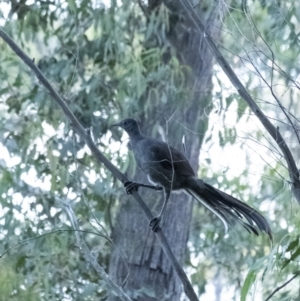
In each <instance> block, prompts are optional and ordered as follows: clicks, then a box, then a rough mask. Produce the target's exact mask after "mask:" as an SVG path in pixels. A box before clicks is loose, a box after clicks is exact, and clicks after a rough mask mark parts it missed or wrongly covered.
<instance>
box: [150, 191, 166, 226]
mask: <svg viewBox="0 0 300 301" xmlns="http://www.w3.org/2000/svg"><path fill="white" fill-rule="evenodd" d="M164 193H165V200H164V203H163V205H162V208H161V210H160V213H159V215H158V216H157V217H154V218H153V219H152V220H151V221H150V224H149V226H150V228H151V229H152V231H153V232H156V231H158V230H160V229H161V227H162V224H163V218H164V212H165V209H166V206H167V203H168V200H169V197H170V191H166V190H164Z"/></svg>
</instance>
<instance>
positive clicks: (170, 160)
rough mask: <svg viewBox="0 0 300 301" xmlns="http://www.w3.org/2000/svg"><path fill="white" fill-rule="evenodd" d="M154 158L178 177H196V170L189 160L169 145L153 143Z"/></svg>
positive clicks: (158, 142)
mask: <svg viewBox="0 0 300 301" xmlns="http://www.w3.org/2000/svg"><path fill="white" fill-rule="evenodd" d="M151 152H152V156H153V158H155V160H156V161H157V162H159V163H160V165H161V166H162V167H163V168H164V169H166V170H174V172H175V173H176V174H177V175H184V176H195V173H194V170H193V168H192V167H191V165H190V162H189V161H188V160H187V158H186V157H185V156H184V155H183V153H181V152H180V151H179V150H177V149H176V148H174V147H172V146H169V145H168V144H167V143H165V142H163V141H159V140H155V143H152V146H151Z"/></svg>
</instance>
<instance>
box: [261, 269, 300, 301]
mask: <svg viewBox="0 0 300 301" xmlns="http://www.w3.org/2000/svg"><path fill="white" fill-rule="evenodd" d="M297 276H299V271H298V272H296V273H295V275H294V276H293V277H292V278H291V279H289V280H288V281H286V282H285V283H283V284H282V285H280V286H278V287H276V289H274V291H273V292H272V293H271V294H270V295H269V296H268V298H267V299H266V300H265V301H268V300H270V299H271V298H272V297H273V296H274V295H275V294H276V293H277V292H278V291H280V290H281V289H283V288H284V287H285V286H286V285H288V284H289V283H290V282H291V281H293V280H294V279H295V278H296V277H297Z"/></svg>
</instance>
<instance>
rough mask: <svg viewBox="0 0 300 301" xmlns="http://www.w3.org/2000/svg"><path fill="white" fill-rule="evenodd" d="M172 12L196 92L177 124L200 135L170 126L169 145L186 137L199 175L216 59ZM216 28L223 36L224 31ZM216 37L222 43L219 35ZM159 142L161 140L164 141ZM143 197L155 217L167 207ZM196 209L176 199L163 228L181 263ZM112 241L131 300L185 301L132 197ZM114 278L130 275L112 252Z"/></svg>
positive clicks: (148, 194) (113, 300)
mask: <svg viewBox="0 0 300 301" xmlns="http://www.w3.org/2000/svg"><path fill="white" fill-rule="evenodd" d="M156 5H160V1H152V2H151V1H150V5H149V7H148V9H154V7H155V6H156ZM167 5H168V4H167ZM168 7H169V8H170V9H171V10H172V12H173V15H172V16H171V18H170V22H171V26H170V27H171V30H170V32H168V38H169V42H171V43H172V45H173V46H174V47H175V48H176V49H177V52H178V56H179V57H180V59H181V61H182V63H183V64H186V65H189V66H190V67H191V68H192V76H191V77H190V78H189V79H188V80H187V83H188V85H189V87H190V88H191V89H193V93H191V95H192V96H191V99H183V100H182V103H181V104H177V105H179V106H180V109H181V113H180V114H177V115H176V120H177V121H179V122H180V123H181V124H184V125H185V126H186V128H188V129H190V130H191V131H193V132H194V133H200V134H192V132H190V131H189V132H188V131H184V130H185V129H184V128H183V127H182V126H180V125H179V124H178V123H177V124H176V123H171V127H170V128H169V133H168V141H169V143H170V144H171V145H173V146H175V147H177V148H179V149H181V137H182V135H183V134H185V136H186V156H187V157H188V158H189V160H190V162H191V165H192V166H193V168H194V170H195V171H197V170H198V164H199V163H198V159H199V154H200V148H201V144H202V140H203V137H204V134H205V131H206V127H207V122H206V118H207V117H206V115H205V114H204V109H205V108H206V107H207V104H208V103H209V101H210V99H211V89H212V81H211V78H212V57H211V55H210V53H209V51H208V49H207V47H205V45H204V44H203V43H201V37H200V36H199V34H197V32H196V31H195V29H194V28H193V25H192V24H191V23H190V22H189V21H187V19H186V18H185V17H184V16H182V15H181V8H180V7H177V6H176V5H175V4H174V3H172V7H171V6H168ZM202 9H203V11H205V10H206V9H207V7H206V8H203V7H202ZM202 15H204V12H202ZM214 28H215V29H216V28H217V29H218V30H219V28H220V27H219V26H216V27H214ZM212 35H213V36H214V37H215V38H218V36H219V31H217V32H214V33H212ZM199 52H200V56H199ZM172 110H174V111H175V110H176V107H173V108H172ZM153 112H155V110H153ZM154 114H155V113H154ZM179 115H180V116H179ZM178 116H179V117H178ZM156 119H157V117H156V116H152V118H151V116H150V117H149V116H148V118H147V121H145V124H142V125H141V128H142V131H143V132H144V133H145V134H149V133H147V131H146V130H143V127H144V126H146V125H147V126H148V125H149V123H150V121H151V120H156ZM142 120H144V119H142ZM161 125H162V126H164V120H161ZM175 133H176V135H175ZM159 138H160V139H161V137H159ZM134 179H138V181H141V182H145V183H147V179H146V177H145V175H143V174H142V172H141V171H140V170H137V171H136V175H135V177H134ZM140 194H141V195H142V197H143V199H144V200H145V202H147V204H148V206H149V207H150V208H151V210H152V212H154V213H155V214H157V213H158V212H159V210H160V208H161V205H162V193H160V192H153V191H147V190H145V189H143V190H142V189H140ZM192 204H193V203H192V200H191V199H190V198H189V197H187V196H186V195H185V194H183V193H180V194H174V193H173V194H172V195H171V199H170V202H169V205H168V207H167V210H166V219H165V224H164V227H163V231H164V233H165V235H166V237H167V239H168V241H169V243H170V245H171V247H172V249H173V251H174V253H175V256H176V257H177V258H178V259H179V260H180V261H181V262H182V263H183V262H184V256H185V251H186V245H187V241H188V232H189V222H190V220H191V213H192ZM112 239H113V241H114V243H115V245H116V246H117V247H118V248H119V249H120V250H121V251H122V252H123V255H124V257H125V259H126V261H127V263H128V265H129V269H130V272H129V273H130V274H129V277H128V279H127V282H126V284H125V286H124V290H125V291H126V293H127V294H128V295H129V296H130V297H132V298H133V299H134V300H143V301H154V300H172V301H177V300H180V296H181V294H182V288H181V284H180V282H179V280H178V277H177V276H176V275H175V274H174V271H173V270H172V268H171V266H170V264H169V262H168V261H167V259H166V257H165V256H164V254H163V251H162V250H161V248H160V246H159V245H158V244H157V241H156V240H155V236H154V234H153V233H152V232H151V231H150V229H149V226H148V221H147V219H146V217H145V216H144V214H143V212H142V211H141V209H140V208H139V207H138V206H137V204H136V203H135V202H133V201H132V200H131V198H130V197H127V196H125V197H124V200H123V205H122V206H121V208H120V212H119V213H118V216H117V218H116V220H115V223H114V230H113V234H112ZM109 274H110V276H111V277H112V279H114V280H115V281H116V282H117V283H118V284H121V283H122V282H123V281H124V279H125V278H126V276H127V269H126V267H125V265H124V263H123V262H122V260H121V258H120V256H119V254H118V253H117V252H116V251H115V250H112V254H111V259H110V265H109ZM109 300H110V301H117V300H118V298H117V297H115V296H113V295H110V296H109Z"/></svg>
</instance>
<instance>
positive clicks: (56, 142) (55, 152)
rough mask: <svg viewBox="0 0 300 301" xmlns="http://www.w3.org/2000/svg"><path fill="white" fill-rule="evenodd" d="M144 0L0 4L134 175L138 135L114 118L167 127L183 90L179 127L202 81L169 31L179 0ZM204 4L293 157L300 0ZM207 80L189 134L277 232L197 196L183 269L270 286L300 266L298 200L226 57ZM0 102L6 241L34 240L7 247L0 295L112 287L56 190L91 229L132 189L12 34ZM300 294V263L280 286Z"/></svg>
mask: <svg viewBox="0 0 300 301" xmlns="http://www.w3.org/2000/svg"><path fill="white" fill-rule="evenodd" d="M150 4H151V1H149V2H147V1H140V2H135V1H128V0H123V1H115V0H111V1H103V2H102V1H90V0H83V1H75V0H69V1H60V0H54V1H30V0H20V1H17V0H10V1H9V0H7V1H1V4H0V25H1V27H2V28H3V29H4V30H5V31H6V32H7V33H8V34H9V35H10V36H11V37H12V38H13V39H14V40H15V41H16V42H17V43H18V44H19V45H20V46H21V47H22V49H23V50H24V51H25V52H26V53H27V54H28V55H29V56H30V57H32V59H33V60H34V61H35V62H36V64H37V65H38V67H39V68H40V69H41V70H42V72H43V73H44V74H45V76H46V77H47V78H48V80H49V81H50V82H51V84H52V85H53V86H54V87H55V88H56V89H57V91H58V92H59V93H60V95H61V96H62V97H63V98H64V99H65V101H66V102H67V104H68V105H69V106H70V108H71V110H72V111H73V112H74V114H75V115H76V117H77V118H78V119H79V121H80V122H81V123H82V124H83V125H84V126H85V127H86V128H89V129H90V130H91V134H92V136H93V138H94V140H95V142H96V143H97V145H98V147H99V149H100V150H101V151H102V152H103V153H104V154H105V155H106V156H107V157H108V158H109V159H110V160H112V162H113V163H114V164H116V165H117V166H118V167H119V168H120V169H121V171H122V172H125V171H127V172H128V174H129V175H133V174H134V171H135V165H134V162H133V160H132V156H131V155H130V156H127V149H126V148H125V147H126V145H127V143H128V140H127V138H126V136H121V134H120V132H111V131H110V129H109V126H110V125H111V124H112V123H114V122H115V121H117V120H120V119H121V118H123V117H127V116H133V117H134V116H143V118H144V120H145V124H147V125H149V127H151V128H152V131H153V133H152V134H154V133H155V132H157V131H161V128H162V127H163V128H164V127H165V124H164V122H165V119H164V116H165V115H164V114H165V112H167V109H166V108H168V107H170V108H172V110H173V108H174V107H176V104H178V110H177V111H175V110H174V111H173V112H172V113H175V114H174V116H173V119H172V123H171V124H170V126H169V130H168V133H169V134H170V135H175V132H176V130H175V129H176V127H178V126H179V127H181V128H183V129H184V125H183V124H178V123H176V120H177V117H178V115H180V114H184V106H185V105H184V102H189V93H190V90H191V89H192V87H191V86H190V85H187V82H188V79H189V77H190V76H191V70H190V68H189V67H188V66H187V65H186V64H185V63H184V61H183V60H182V57H181V55H180V53H178V51H177V49H176V47H174V45H172V43H171V42H170V39H169V38H167V35H168V32H169V29H170V19H169V8H168V6H167V5H164V4H160V5H158V6H156V7H155V9H152V10H151V9H150V8H149V7H150ZM195 5H196V6H197V3H195ZM201 5H202V7H205V5H206V6H207V9H208V10H211V11H214V14H212V16H213V17H214V18H219V19H221V20H222V22H221V23H222V31H221V39H220V41H219V46H220V48H221V50H222V52H223V54H224V55H225V57H226V59H227V60H228V62H229V63H230V64H231V66H232V68H233V69H234V70H235V72H236V73H237V75H238V76H239V78H240V79H241V80H242V82H243V83H244V85H245V86H246V88H247V89H248V91H249V92H250V93H251V95H252V96H253V97H254V98H255V100H256V101H257V102H258V103H259V105H260V106H261V108H262V109H263V110H264V112H265V113H266V115H267V116H268V117H269V118H271V119H272V121H273V122H274V124H275V125H276V126H278V127H279V129H280V132H281V133H282V134H283V136H284V137H285V138H286V142H287V144H288V145H289V147H290V148H291V150H292V152H293V154H294V156H295V160H296V162H297V163H298V164H299V159H300V152H299V140H298V138H297V136H296V135H295V132H298V135H299V134H300V131H299V126H300V124H299V111H300V105H299V104H300V102H299V97H300V94H299V82H298V77H299V67H300V65H299V61H300V57H299V51H300V47H299V43H300V42H299V36H300V25H299V24H300V7H299V6H300V4H299V3H298V2H297V1H263V0H259V1H250V0H248V1H247V0H243V1H239V0H238V1H235V0H233V1H228V2H227V3H223V2H217V1H216V2H214V1H213V2H210V1H202V3H201ZM211 22H213V20H211ZM196 38H199V37H196V36H195V39H196ZM193 59H194V60H198V58H196V57H195V58H193ZM199 59H201V58H199ZM212 95H213V96H212V99H211V101H209V104H208V106H207V108H204V109H205V110H207V115H206V119H205V120H204V121H203V120H202V123H203V127H202V128H200V129H199V132H198V133H193V135H194V134H196V135H199V136H201V137H204V142H203V145H202V148H201V151H200V169H199V171H198V174H199V176H201V177H204V178H208V179H209V181H210V183H211V184H213V185H215V186H217V187H219V188H221V189H223V190H225V191H227V192H230V193H232V194H234V195H235V196H237V197H239V198H240V199H242V200H245V201H246V202H247V203H249V204H251V205H253V206H254V207H255V208H258V209H259V210H260V211H261V212H262V213H263V214H264V215H265V216H266V217H267V218H268V220H269V221H270V223H271V227H272V230H273V232H274V244H273V245H271V243H270V242H268V241H267V239H266V237H265V236H260V237H254V236H250V235H249V234H248V233H247V232H246V231H244V232H242V231H238V229H236V228H233V229H231V231H230V233H229V234H226V235H224V232H223V229H222V227H221V223H212V217H211V215H209V214H207V212H206V210H205V209H204V208H200V207H199V206H194V210H193V220H192V222H191V225H190V235H189V241H188V244H187V255H186V260H185V269H186V271H187V273H188V274H189V276H190V278H191V280H192V283H193V285H194V286H195V287H196V288H197V291H198V293H199V296H200V297H201V296H203V298H208V299H209V300H216V301H218V300H239V299H240V298H241V299H242V300H245V298H246V296H247V297H248V298H249V300H263V299H264V298H266V296H268V294H269V293H270V292H271V291H272V290H273V289H274V288H275V287H276V286H278V285H279V284H281V283H283V282H285V281H286V280H287V279H289V278H290V277H291V275H292V273H294V272H296V271H298V270H299V266H298V265H299V257H298V256H299V255H300V241H299V220H300V219H299V217H300V215H299V204H297V203H296V202H295V201H294V200H293V196H292V194H291V191H290V187H289V176H288V172H287V169H286V167H285V165H286V164H285V162H284V160H283V158H282V156H281V154H280V152H279V151H278V148H277V146H276V145H275V143H274V141H272V140H271V139H270V137H269V136H268V134H266V132H265V130H264V129H263V128H262V126H261V125H260V124H259V123H258V121H257V120H256V118H255V117H254V116H253V114H252V113H251V112H250V110H249V108H248V107H247V106H246V105H245V103H244V102H243V101H242V100H241V99H240V97H239V95H238V94H237V93H236V91H235V90H234V89H233V88H232V86H231V85H230V83H229V82H228V80H227V78H226V77H225V75H224V74H223V73H222V72H221V70H220V68H219V67H218V66H217V65H215V66H214V69H213V88H212ZM279 102H280V103H281V104H282V106H283V108H284V109H283V110H281V109H280V106H279ZM155 114H157V118H156V119H154V120H153V119H152V120H151V121H150V120H147V117H148V116H153V115H154V116H155ZM0 117H1V118H0V153H1V156H0V198H1V200H0V202H1V211H0V212H1V213H0V224H1V230H0V239H1V249H0V252H4V251H5V250H7V249H8V248H10V247H12V246H14V245H15V244H17V243H20V242H24V243H23V244H21V245H17V246H15V247H13V248H12V249H10V250H9V251H8V252H7V253H6V254H5V255H3V257H2V258H1V259H0V260H1V264H0V292H1V295H0V300H8V299H9V300H95V299H97V300H106V296H107V288H106V285H105V283H104V281H103V280H102V279H99V277H98V275H97V274H96V273H95V272H94V271H93V270H92V268H91V267H90V266H89V265H87V264H86V262H85V261H84V259H83V257H82V255H81V253H80V250H79V249H78V246H77V245H76V241H75V238H74V233H73V232H55V231H57V230H62V229H71V225H70V222H69V221H68V218H67V217H66V215H65V213H64V212H63V210H62V209H61V208H60V206H59V204H58V203H57V200H59V199H64V200H68V201H69V202H70V203H71V204H72V207H73V209H74V211H75V213H76V215H77V218H78V219H79V222H80V226H81V227H82V229H85V230H93V231H100V232H103V231H104V232H105V233H108V234H110V233H111V230H112V228H113V226H114V217H115V216H116V213H117V211H118V207H119V199H120V196H122V195H123V194H124V190H123V188H122V187H121V184H120V183H118V182H117V181H116V180H115V179H114V178H113V177H112V176H111V174H110V173H109V172H107V171H106V170H105V169H104V168H103V166H99V165H98V164H96V162H95V160H94V158H93V157H92V156H91V153H90V151H89V150H88V148H87V147H86V146H85V145H84V143H83V141H81V139H80V138H79V137H78V136H76V135H75V134H74V131H73V130H72V125H70V123H69V122H68V120H67V119H66V117H65V116H64V115H63V113H62V112H61V110H60V109H59V108H58V107H57V106H56V105H55V104H54V103H53V102H52V100H51V98H50V96H49V95H48V93H47V92H46V90H45V89H44V87H43V86H41V85H40V84H39V82H38V80H37V79H36V78H35V77H34V75H33V74H32V73H31V72H30V70H29V69H28V68H27V67H26V66H25V65H24V64H23V63H22V62H21V61H20V60H19V58H18V57H17V56H16V55H15V54H14V53H13V52H12V51H11V50H10V49H9V48H8V47H7V45H6V44H5V43H4V42H3V41H0ZM287 117H289V118H287ZM291 121H292V122H293V123H294V128H295V129H296V131H295V130H294V128H293V127H292V126H291ZM172 126H174V128H173V129H172ZM189 134H190V132H189V131H186V135H189ZM176 138H177V139H181V137H176ZM120 141H121V142H120ZM96 220H97V222H96ZM213 221H215V219H213ZM100 225H101V226H100ZM52 232H53V233H52ZM45 233H49V234H48V235H43V234H45ZM40 235H43V236H40ZM28 239H29V240H28ZM85 239H86V241H87V243H88V245H89V247H90V248H91V249H92V250H93V252H94V254H96V256H97V258H98V261H99V263H101V264H102V265H103V266H105V267H107V266H108V263H109V259H110V250H111V247H112V246H111V245H110V243H109V242H108V241H106V240H105V239H104V238H99V237H98V236H96V235H92V234H88V235H87V234H85ZM247 275H248V276H247ZM299 298H300V290H299V279H298V278H297V279H295V280H294V282H293V283H292V284H290V285H289V286H287V287H286V289H284V290H282V291H280V292H279V293H277V295H275V296H274V299H272V300H299ZM208 299H203V300H208Z"/></svg>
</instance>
